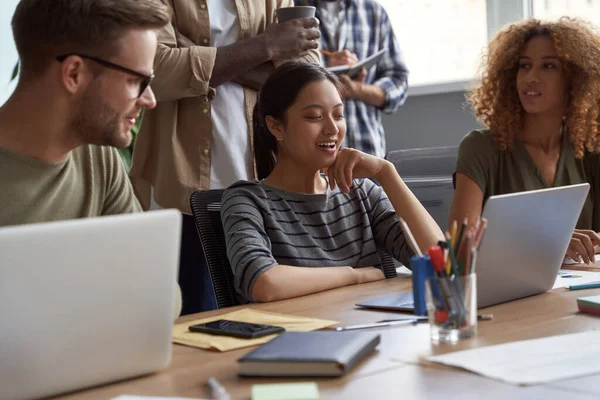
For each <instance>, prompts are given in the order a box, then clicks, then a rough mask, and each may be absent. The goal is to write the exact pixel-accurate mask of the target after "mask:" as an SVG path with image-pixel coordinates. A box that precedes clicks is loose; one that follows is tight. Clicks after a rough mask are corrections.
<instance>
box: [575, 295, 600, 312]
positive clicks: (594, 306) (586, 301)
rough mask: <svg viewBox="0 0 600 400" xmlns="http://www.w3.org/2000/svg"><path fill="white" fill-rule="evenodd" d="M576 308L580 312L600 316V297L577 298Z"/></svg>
mask: <svg viewBox="0 0 600 400" xmlns="http://www.w3.org/2000/svg"><path fill="white" fill-rule="evenodd" d="M577 308H578V309H579V311H581V312H586V313H590V314H596V315H600V296H587V297H580V298H578V299H577Z"/></svg>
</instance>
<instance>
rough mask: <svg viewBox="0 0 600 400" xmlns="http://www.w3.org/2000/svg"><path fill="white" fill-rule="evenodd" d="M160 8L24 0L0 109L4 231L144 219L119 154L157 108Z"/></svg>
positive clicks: (127, 0)
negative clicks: (144, 115)
mask: <svg viewBox="0 0 600 400" xmlns="http://www.w3.org/2000/svg"><path fill="white" fill-rule="evenodd" d="M169 21H170V10H169V9H168V8H167V7H166V6H164V5H163V4H162V3H161V1H160V0H120V1H118V2H115V1H111V0H54V1H51V2H48V1H47V0H22V1H21V2H20V3H19V4H18V6H17V8H16V11H15V14H14V16H13V19H12V28H13V33H14V38H15V43H16V47H17V51H18V52H19V58H20V69H21V70H20V77H19V83H18V85H17V88H16V90H15V92H14V93H13V95H12V96H11V97H10V98H9V99H8V101H7V102H6V103H5V104H4V105H3V106H2V107H0V187H1V188H2V190H1V191H0V226H5V225H17V224H25V223H34V222H44V221H55V220H64V219H71V218H84V217H94V216H100V215H110V214H121V213H129V212H137V211H141V207H140V205H139V203H138V201H137V199H136V197H135V195H134V193H133V189H132V186H131V183H130V181H129V178H128V176H127V173H126V171H125V168H124V166H123V164H122V162H121V160H120V158H119V154H118V152H117V150H116V148H124V147H127V146H129V144H130V142H131V128H132V127H133V126H134V124H135V122H136V119H137V118H139V116H140V113H141V111H142V110H143V109H150V108H153V107H154V106H155V105H156V100H155V98H154V94H153V93H152V90H151V89H150V87H149V85H150V82H151V81H152V79H153V78H154V73H153V67H154V55H155V52H156V45H157V35H156V30H157V29H160V28H162V27H163V26H165V25H166V24H168V23H169Z"/></svg>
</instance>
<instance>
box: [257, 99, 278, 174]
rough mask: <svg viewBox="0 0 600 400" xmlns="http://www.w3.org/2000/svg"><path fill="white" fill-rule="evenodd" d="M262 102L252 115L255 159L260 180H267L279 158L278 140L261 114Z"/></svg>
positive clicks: (258, 103)
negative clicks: (277, 157) (276, 159)
mask: <svg viewBox="0 0 600 400" xmlns="http://www.w3.org/2000/svg"><path fill="white" fill-rule="evenodd" d="M260 109H261V107H260V102H259V101H257V102H256V105H255V106H254V112H253V113H252V120H253V122H252V124H253V126H254V157H255V160H256V172H257V173H258V179H265V178H266V177H267V176H269V175H270V174H271V172H273V168H275V157H276V156H277V140H276V139H275V136H273V135H272V134H271V132H270V131H269V128H267V125H266V123H265V116H264V114H263V113H262V112H261V110H260Z"/></svg>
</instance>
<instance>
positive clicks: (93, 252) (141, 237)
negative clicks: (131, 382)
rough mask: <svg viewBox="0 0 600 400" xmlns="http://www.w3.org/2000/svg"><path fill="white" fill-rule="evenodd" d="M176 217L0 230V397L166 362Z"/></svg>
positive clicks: (92, 381)
mask: <svg viewBox="0 0 600 400" xmlns="http://www.w3.org/2000/svg"><path fill="white" fill-rule="evenodd" d="M180 236H181V215H180V213H179V212H178V211H174V210H163V211H154V212H149V213H140V214H128V215H121V216H111V217H101V218H91V219H81V220H71V221H61V222H51V223H43V224H32V225H22V226H15V227H6V228H0V399H13V400H18V399H31V398H40V397H47V396H51V395H55V394H59V393H64V392H68V391H73V390H76V389H81V388H84V387H89V386H94V385H98V384H102V383H107V382H111V381H115V380H122V379H125V378H130V377H134V376H138V375H143V374H147V373H150V372H154V371H157V370H160V369H164V368H166V367H167V366H168V365H169V363H170V361H171V332H172V326H173V321H174V319H175V315H174V313H175V310H174V308H175V290H176V286H175V285H176V282H177V269H178V268H177V267H178V264H179V248H180V247H179V246H180Z"/></svg>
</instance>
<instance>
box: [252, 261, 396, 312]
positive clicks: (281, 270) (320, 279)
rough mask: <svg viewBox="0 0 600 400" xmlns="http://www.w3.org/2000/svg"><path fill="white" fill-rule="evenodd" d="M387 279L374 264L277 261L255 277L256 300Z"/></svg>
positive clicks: (263, 300) (291, 295)
mask: <svg viewBox="0 0 600 400" xmlns="http://www.w3.org/2000/svg"><path fill="white" fill-rule="evenodd" d="M383 279H385V277H384V275H383V272H382V271H381V270H380V269H378V268H375V267H366V268H352V267H349V266H345V267H316V268H311V267H294V266H291V265H281V264H277V265H274V266H273V267H272V268H270V269H269V270H268V271H266V272H265V273H264V274H262V275H261V276H260V278H258V279H257V280H256V283H255V284H254V287H253V289H252V298H253V299H254V301H257V302H260V303H265V302H270V301H276V300H283V299H290V298H294V297H299V296H304V295H307V294H312V293H318V292H323V291H325V290H329V289H335V288H338V287H342V286H349V285H356V284H359V283H366V282H373V281H379V280H383Z"/></svg>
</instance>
